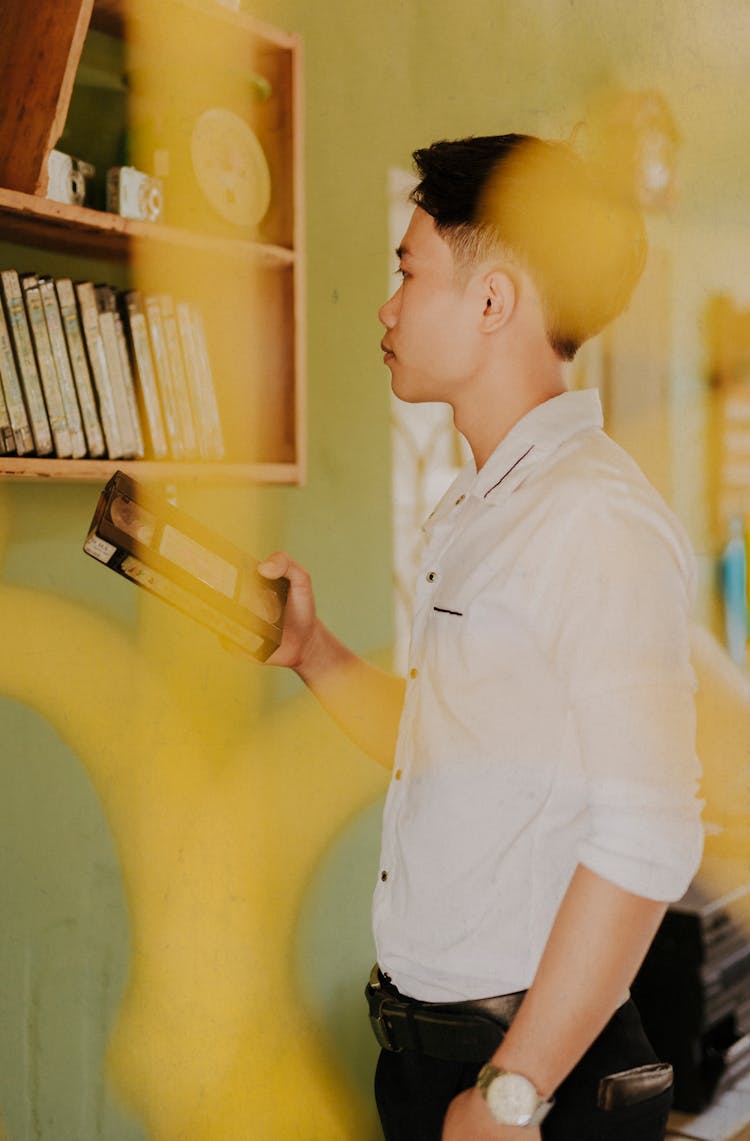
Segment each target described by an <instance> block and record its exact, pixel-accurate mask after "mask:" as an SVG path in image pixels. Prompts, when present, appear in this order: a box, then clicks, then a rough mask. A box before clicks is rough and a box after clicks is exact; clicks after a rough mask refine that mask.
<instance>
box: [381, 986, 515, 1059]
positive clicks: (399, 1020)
mask: <svg viewBox="0 0 750 1141" xmlns="http://www.w3.org/2000/svg"><path fill="white" fill-rule="evenodd" d="M525 994H526V991H525V990H521V991H517V992H516V993H515V994H502V995H498V996H497V997H495V998H476V999H467V1000H466V1001H465V1002H419V1001H418V1000H417V999H414V998H408V997H407V996H406V995H402V994H399V992H398V990H397V989H396V987H395V986H393V984H392V983H391V982H390V981H389V980H388V979H387V978H386V977H385V976H384V975H383V974H382V973H381V972H380V970H379V969H378V966H377V964H375V966H374V967H373V968H372V973H371V975H370V981H369V983H368V984H367V986H366V987H365V997H366V998H367V1004H368V1006H369V1008H370V1024H371V1025H372V1029H373V1033H374V1034H375V1037H376V1039H377V1040H378V1042H379V1044H380V1045H381V1046H382V1048H383V1049H384V1050H392V1051H395V1052H400V1051H401V1050H417V1051H419V1052H420V1053H422V1054H429V1055H430V1057H432V1058H442V1059H444V1060H445V1061H449V1062H486V1061H487V1059H488V1058H489V1057H491V1055H492V1054H494V1052H495V1050H496V1049H497V1047H498V1046H499V1045H500V1042H501V1041H502V1039H503V1036H504V1034H505V1031H506V1030H507V1029H508V1027H509V1026H510V1023H511V1020H512V1019H513V1016H514V1014H515V1013H516V1011H517V1010H518V1008H519V1006H520V1005H521V1003H522V1001H523V998H524V995H525Z"/></svg>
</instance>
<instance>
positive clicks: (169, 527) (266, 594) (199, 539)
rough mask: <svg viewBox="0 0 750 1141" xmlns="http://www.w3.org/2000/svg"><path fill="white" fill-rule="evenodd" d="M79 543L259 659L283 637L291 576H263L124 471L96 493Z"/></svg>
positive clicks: (221, 540) (237, 552) (242, 555)
mask: <svg viewBox="0 0 750 1141" xmlns="http://www.w3.org/2000/svg"><path fill="white" fill-rule="evenodd" d="M83 549H84V551H85V552H86V554H88V555H91V557H92V558H94V559H96V560H97V561H98V562H100V563H103V564H104V565H105V566H108V567H109V568H110V569H111V570H114V571H117V573H118V574H121V575H124V576H125V577H126V578H128V579H130V581H131V582H134V583H136V584H137V585H138V586H141V587H143V588H144V589H145V590H148V591H150V592H151V593H152V594H155V595H157V596H158V597H159V598H161V599H163V600H164V601H165V602H168V603H170V605H172V606H174V607H176V608H177V609H178V610H181V611H183V612H184V613H186V614H188V615H190V617H191V618H194V619H196V621H198V622H201V623H202V624H203V625H204V626H208V627H209V628H210V629H211V630H213V631H214V632H215V633H216V634H218V635H219V636H220V637H222V638H225V639H227V640H228V641H230V642H233V643H234V644H235V645H237V646H239V647H240V648H241V649H243V650H245V651H246V652H247V653H249V654H251V655H252V656H253V657H255V658H257V659H258V660H260V661H265V660H266V658H268V657H269V656H270V655H271V654H272V653H273V651H274V650H275V649H276V648H277V646H278V645H279V643H280V642H281V633H282V627H283V621H284V606H285V604H286V598H287V593H288V590H289V580H288V579H286V578H281V579H276V580H270V579H266V578H263V576H262V575H260V574H259V573H258V571H257V569H256V568H257V565H258V564H257V561H256V560H255V559H254V558H252V556H251V555H249V554H247V553H246V552H245V551H243V550H241V549H240V548H239V547H236V546H235V545H234V543H232V542H230V541H229V540H228V539H226V538H224V537H223V536H222V535H219V534H217V533H216V532H215V531H213V530H211V529H210V528H209V527H205V526H204V525H203V524H202V523H200V522H199V521H198V520H197V519H194V518H192V516H190V515H188V514H186V512H184V511H180V510H179V509H178V508H176V507H174V506H173V505H172V504H171V503H169V502H168V501H167V500H166V499H165V498H163V497H162V496H160V495H158V494H156V493H155V492H154V491H153V490H152V489H151V488H150V487H149V488H147V487H145V486H144V485H143V484H141V483H139V482H138V481H137V480H135V479H133V478H132V477H131V476H129V475H127V474H126V473H125V472H122V471H116V472H115V474H114V475H113V476H112V478H111V479H110V480H109V482H108V483H107V485H106V487H105V488H104V490H103V491H102V493H101V495H100V496H99V502H98V503H97V506H96V511H95V512H94V518H93V519H92V521H91V526H90V528H89V533H88V536H87V538H86V541H85V543H84V545H83Z"/></svg>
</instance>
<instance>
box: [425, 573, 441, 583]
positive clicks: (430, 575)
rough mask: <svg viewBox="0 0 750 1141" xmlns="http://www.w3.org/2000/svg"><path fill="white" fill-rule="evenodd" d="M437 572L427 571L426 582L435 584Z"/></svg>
mask: <svg viewBox="0 0 750 1141" xmlns="http://www.w3.org/2000/svg"><path fill="white" fill-rule="evenodd" d="M437 577H438V576H437V571H428V572H427V574H426V575H425V578H426V579H427V581H428V582H437Z"/></svg>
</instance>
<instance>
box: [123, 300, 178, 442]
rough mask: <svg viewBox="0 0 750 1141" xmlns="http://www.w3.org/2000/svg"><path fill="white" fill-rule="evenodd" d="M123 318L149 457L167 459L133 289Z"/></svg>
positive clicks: (139, 305) (151, 364)
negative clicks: (124, 318) (127, 334)
mask: <svg viewBox="0 0 750 1141" xmlns="http://www.w3.org/2000/svg"><path fill="white" fill-rule="evenodd" d="M124 306H125V314H126V320H127V327H128V332H129V335H130V345H131V349H132V354H133V363H134V365H135V376H136V381H137V394H138V397H139V402H140V406H141V415H142V419H143V422H144V424H145V427H146V431H147V434H148V441H149V447H150V451H151V454H152V455H153V457H154V459H157V460H162V459H166V458H167V456H168V455H169V446H168V444H167V436H166V432H165V430H164V419H163V417H162V411H161V405H160V403H159V392H158V389H157V386H156V375H155V372H154V362H153V360H152V357H151V347H150V345H149V340H148V329H147V327H146V317H145V314H144V312H143V298H142V297H141V294H140V292H139V291H138V290H135V289H132V290H130V291H129V292H128V293H126V294H125V296H124Z"/></svg>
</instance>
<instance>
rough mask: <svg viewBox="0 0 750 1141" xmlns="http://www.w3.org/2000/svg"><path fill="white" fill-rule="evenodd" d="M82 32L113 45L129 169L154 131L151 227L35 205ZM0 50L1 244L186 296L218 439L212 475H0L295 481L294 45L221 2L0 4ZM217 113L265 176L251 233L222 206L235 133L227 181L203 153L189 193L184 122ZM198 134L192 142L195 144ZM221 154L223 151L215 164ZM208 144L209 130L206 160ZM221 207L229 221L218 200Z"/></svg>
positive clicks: (169, 464)
mask: <svg viewBox="0 0 750 1141" xmlns="http://www.w3.org/2000/svg"><path fill="white" fill-rule="evenodd" d="M89 29H94V30H95V31H96V32H98V33H104V34H106V35H107V36H114V37H116V38H117V39H118V40H122V41H123V42H124V44H125V58H126V61H127V64H126V66H127V67H128V70H129V74H128V77H127V86H128V90H129V91H130V92H131V97H130V98H131V105H130V108H129V112H128V117H129V125H130V127H131V132H132V138H133V140H134V141H133V150H134V153H135V155H136V159H137V160H140V158H141V156H143V158H144V163H143V166H141V167H139V169H145V170H147V171H148V166H147V163H148V162H149V161H151V160H152V159H153V148H154V147H158V146H159V145H160V142H161V141H163V140H160V139H159V138H156V137H155V132H156V133H157V134H158V131H159V130H162V129H163V130H164V132H165V134H164V139H165V140H166V147H167V149H168V150H167V153H168V159H169V167H168V169H167V171H166V178H165V180H164V184H165V190H164V203H165V207H164V216H163V220H160V221H158V222H149V221H141V220H134V219H129V218H124V217H121V216H120V215H118V214H115V213H108V212H105V211H104V210H98V209H91V208H89V207H87V206H78V205H72V204H67V203H61V202H56V201H52V200H50V199H48V198H46V197H45V195H46V192H47V161H48V158H49V154H50V151H51V150H52V149H53V148H55V147H56V145H57V144H58V140H59V139H60V135H61V133H62V131H63V128H64V126H65V122H66V118H67V115H68V110H69V106H70V102H71V96H72V94H73V90H74V85H75V81H76V74H77V72H78V69H79V64H80V61H81V54H82V51H83V50H84V45H85V42H86V37H87V35H88V34H89ZM226 53H230V54H231V59H229V61H227V58H226ZM0 55H1V56H2V62H3V74H4V80H5V82H4V91H3V100H2V102H0V240H1V241H4V242H10V243H13V244H17V245H19V246H31V247H34V248H35V249H38V250H39V251H40V259H43V257H44V254H43V253H41V251H47V250H49V251H54V252H55V253H57V254H59V253H60V252H62V253H63V254H69V255H71V256H73V255H74V256H75V257H76V258H77V259H80V258H91V259H97V261H100V260H101V259H107V260H109V261H111V262H119V263H123V264H124V265H125V266H126V267H127V274H128V277H129V280H130V283H131V284H132V285H133V286H134V287H136V288H140V289H142V290H144V291H152V292H171V293H177V292H178V291H179V293H181V294H182V295H184V296H185V297H186V299H188V300H193V301H196V302H197V303H198V304H199V305H200V308H201V310H202V312H203V316H204V321H205V326H206V333H207V339H208V343H209V349H210V352H211V361H212V368H213V372H214V379H215V382H216V387H217V395H218V401H219V407H220V412H221V417H222V424H223V427H224V432H225V440H226V456H225V459H224V460H222V461H220V462H210V463H209V462H206V461H203V462H194V463H185V462H177V461H173V460H163V461H152V460H148V459H144V460H132V461H123V460H94V459H81V460H66V459H42V458H26V457H11V456H3V457H0V475H3V476H5V477H15V478H45V477H49V478H54V479H72V480H93V481H101V480H102V479H105V478H107V477H108V476H109V475H110V474H111V472H112V471H113V470H115V468H117V467H119V468H124V469H126V470H131V471H132V472H134V473H137V474H138V475H139V477H140V478H158V479H163V480H167V481H178V482H179V481H184V480H188V481H191V482H192V481H194V480H201V481H217V482H230V481H235V480H253V481H265V482H276V483H299V482H302V481H303V479H304V471H305V380H304V344H305V335H304V295H303V281H304V263H303V217H302V170H301V156H302V140H301V133H300V132H301V49H300V43H299V39H298V38H297V37H296V36H293V35H289V34H286V33H284V32H281V31H278V30H276V29H274V28H271V27H269V26H268V25H265V24H260V23H258V22H257V21H255V20H253V19H251V18H250V17H249V16H247V15H245V14H243V13H238V12H233V11H231V10H230V9H229V8H227V7H226V6H223V5H220V4H218V3H216V2H215V0H148V2H146V0H37V3H34V4H29V3H28V0H4V3H3V4H2V5H0ZM198 75H199V76H200V77H201V79H200V81H197V80H196V78H195V77H196V76H198ZM214 78H216V80H217V82H216V84H215V89H213V90H212V80H213V79H214ZM175 90H178V91H179V90H182V91H183V92H184V93H185V96H184V98H182V99H181V100H179V101H177V100H176V99H175V98H174V92H175ZM217 113H218V115H217ZM212 115H217V118H218V122H219V126H220V128H221V126H222V124H223V123H225V122H228V123H229V125H230V127H231V125H232V123H234V124H235V125H236V123H237V120H238V119H244V130H245V132H246V134H247V135H250V136H251V138H250V142H251V143H253V144H254V146H255V150H256V152H257V153H259V155H260V174H261V175H262V174H263V171H264V169H266V173H267V176H268V185H267V187H266V196H267V202H265V203H264V206H263V209H262V213H261V216H260V217H259V218H257V219H255V220H253V219H251V223H252V222H254V224H246V223H244V222H243V221H242V220H241V219H239V218H237V217H233V216H232V210H231V201H232V200H233V199H232V196H233V194H234V193H235V191H236V190H237V189H238V188H239V192H240V193H242V192H243V184H242V176H243V171H242V170H241V169H240V170H239V172H238V169H237V166H238V162H239V164H240V166H241V164H242V162H243V161H244V159H245V157H246V156H245V152H243V150H242V144H243V139H242V137H240V140H239V143H240V144H241V145H240V148H239V152H236V150H235V151H234V152H233V151H232V146H233V141H232V140H231V139H230V140H229V143H228V144H227V145H228V146H229V151H230V154H229V158H228V159H227V166H228V167H229V168H231V166H232V163H233V162H234V166H235V169H234V171H232V170H231V169H229V173H228V178H229V183H228V185H227V186H226V187H225V186H223V185H222V183H221V178H222V171H221V169H218V168H221V164H222V161H223V156H222V155H221V153H218V154H217V155H215V156H213V158H214V161H215V164H216V167H217V169H215V170H214V171H213V176H212V177H211V178H209V179H208V189H206V180H205V179H204V180H203V181H201V178H200V174H199V169H200V164H201V162H202V161H203V159H202V157H201V155H200V154H199V153H197V152H196V151H195V131H194V125H195V123H196V122H197V120H198V118H200V117H201V116H203V121H204V122H205V121H209V126H210V124H211V116H212ZM222 116H223V117H224V118H223V119H222V118H221V117H222ZM154 124H156V127H154ZM165 124H166V126H165ZM123 126H124V125H123ZM242 126H243V124H240V127H242ZM191 130H192V140H191ZM230 133H231V132H230ZM205 137H206V136H205V131H204V142H205ZM191 141H192V144H193V146H192V149H191ZM222 145H223V143H222V140H219V141H218V143H217V148H218V150H219V151H220V149H221V146H222ZM210 146H211V137H210V134H209V152H210ZM149 147H151V148H152V150H151V151H149ZM139 148H140V150H139ZM225 149H226V148H225ZM204 151H205V146H204ZM237 153H239V160H238V159H237ZM84 157H85V156H84ZM211 157H212V156H211V155H210V153H209V158H211ZM250 158H251V159H252V158H253V152H252V149H251V153H250ZM113 165H116V163H113ZM134 165H136V166H139V162H138V161H136V162H135V163H134ZM148 172H149V173H164V172H156V171H148ZM244 173H246V172H244ZM233 178H234V179H235V181H234V182H232V179H233ZM237 179H239V181H237ZM170 180H171V181H170ZM244 189H246V186H244ZM250 192H252V186H251V187H250ZM211 194H213V196H214V200H213V201H212V198H211ZM222 194H224V195H225V197H226V199H227V201H228V202H230V208H228V209H227V208H224V206H225V205H226V203H225V204H222V202H221V201H220V200H219V201H218V203H217V196H218V198H219V199H220V196H221V195H222ZM6 256H7V255H6ZM57 264H58V265H59V259H58V262H57ZM0 268H9V267H5V266H3V267H0ZM35 268H36V267H35ZM40 268H41V269H42V270H43V269H44V266H41V267H40Z"/></svg>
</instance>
